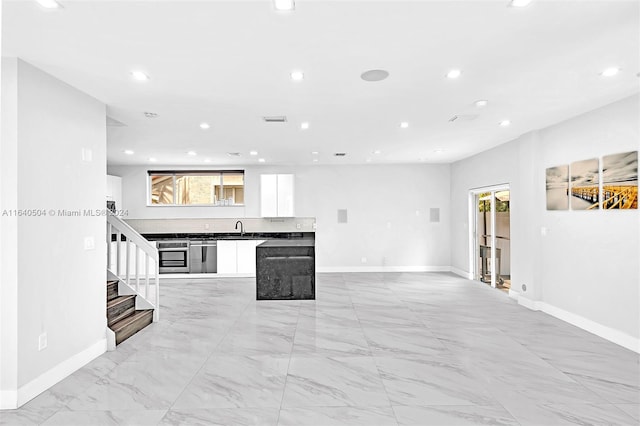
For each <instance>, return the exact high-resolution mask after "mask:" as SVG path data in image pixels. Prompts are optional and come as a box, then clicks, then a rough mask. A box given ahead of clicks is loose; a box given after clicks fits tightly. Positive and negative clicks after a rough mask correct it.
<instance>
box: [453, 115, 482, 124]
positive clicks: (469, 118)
mask: <svg viewBox="0 0 640 426" xmlns="http://www.w3.org/2000/svg"><path fill="white" fill-rule="evenodd" d="M476 118H478V116H477V115H473V114H468V115H454V116H453V117H451V118H450V119H449V122H450V123H453V122H454V121H473V120H475V119H476Z"/></svg>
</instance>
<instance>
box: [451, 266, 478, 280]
mask: <svg viewBox="0 0 640 426" xmlns="http://www.w3.org/2000/svg"><path fill="white" fill-rule="evenodd" d="M451 272H453V273H454V274H456V275H458V276H460V277H462V278H466V279H468V280H472V279H473V272H467V271H463V270H462V269H458V268H456V267H455V266H452V267H451Z"/></svg>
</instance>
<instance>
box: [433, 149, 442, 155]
mask: <svg viewBox="0 0 640 426" xmlns="http://www.w3.org/2000/svg"><path fill="white" fill-rule="evenodd" d="M433 152H435V153H436V154H442V149H440V148H438V149H434V150H433Z"/></svg>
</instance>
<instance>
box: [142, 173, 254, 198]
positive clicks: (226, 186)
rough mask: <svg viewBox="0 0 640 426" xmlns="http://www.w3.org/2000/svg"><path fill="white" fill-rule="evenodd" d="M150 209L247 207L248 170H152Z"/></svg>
mask: <svg viewBox="0 0 640 426" xmlns="http://www.w3.org/2000/svg"><path fill="white" fill-rule="evenodd" d="M148 176H149V183H148V188H149V191H148V195H147V205H149V206H243V205H244V170H205V171H202V170H189V171H180V170H162V171H158V170H149V171H148Z"/></svg>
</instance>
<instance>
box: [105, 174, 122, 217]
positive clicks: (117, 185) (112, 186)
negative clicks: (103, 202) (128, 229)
mask: <svg viewBox="0 0 640 426" xmlns="http://www.w3.org/2000/svg"><path fill="white" fill-rule="evenodd" d="M107 201H115V202H116V209H118V210H121V209H122V178H121V177H119V176H111V175H107Z"/></svg>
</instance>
